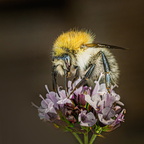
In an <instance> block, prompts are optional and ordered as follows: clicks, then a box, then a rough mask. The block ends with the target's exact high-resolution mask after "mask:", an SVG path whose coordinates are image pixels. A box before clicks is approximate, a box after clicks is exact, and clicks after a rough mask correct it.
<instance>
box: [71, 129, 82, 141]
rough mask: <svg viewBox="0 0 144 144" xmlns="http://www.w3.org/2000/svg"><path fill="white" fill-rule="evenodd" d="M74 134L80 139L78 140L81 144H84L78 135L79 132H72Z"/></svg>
mask: <svg viewBox="0 0 144 144" xmlns="http://www.w3.org/2000/svg"><path fill="white" fill-rule="evenodd" d="M72 134H73V135H74V136H75V138H76V139H77V140H78V142H79V143H80V144H83V142H82V140H81V139H80V137H79V136H78V134H77V133H75V132H72Z"/></svg>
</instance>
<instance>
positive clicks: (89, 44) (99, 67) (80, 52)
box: [52, 30, 124, 91]
mask: <svg viewBox="0 0 144 144" xmlns="http://www.w3.org/2000/svg"><path fill="white" fill-rule="evenodd" d="M94 39H95V35H94V34H92V33H91V32H90V31H88V30H70V31H67V32H65V33H62V34H61V35H60V36H59V37H58V38H57V39H56V40H55V42H54V45H53V49H52V63H53V73H52V74H53V88H54V90H56V87H57V82H56V76H57V74H59V75H61V76H64V77H65V84H66V83H67V78H68V77H72V76H74V79H73V81H75V80H76V79H77V78H78V77H81V78H82V80H81V81H80V82H79V83H78V84H77V85H76V87H75V89H76V88H78V87H80V86H81V85H83V84H86V83H87V84H90V85H92V83H94V81H95V80H98V78H99V76H100V74H101V73H103V74H104V76H103V77H102V79H101V81H100V82H101V83H106V88H107V90H108V91H109V89H110V87H111V85H112V84H113V85H114V84H117V82H118V78H119V68H118V63H117V62H116V59H115V57H114V56H113V54H112V53H111V52H110V51H109V50H110V49H124V48H121V47H117V46H113V45H107V44H100V43H94ZM65 87H66V88H67V86H66V85H65Z"/></svg>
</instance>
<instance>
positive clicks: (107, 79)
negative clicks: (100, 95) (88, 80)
mask: <svg viewBox="0 0 144 144" xmlns="http://www.w3.org/2000/svg"><path fill="white" fill-rule="evenodd" d="M101 55H102V61H103V66H104V71H105V83H106V88H107V90H108V92H110V87H111V78H110V66H109V62H108V60H107V58H106V56H105V54H104V53H103V52H102V51H101Z"/></svg>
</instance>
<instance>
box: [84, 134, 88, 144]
mask: <svg viewBox="0 0 144 144" xmlns="http://www.w3.org/2000/svg"><path fill="white" fill-rule="evenodd" d="M84 144H88V132H87V133H85V134H84Z"/></svg>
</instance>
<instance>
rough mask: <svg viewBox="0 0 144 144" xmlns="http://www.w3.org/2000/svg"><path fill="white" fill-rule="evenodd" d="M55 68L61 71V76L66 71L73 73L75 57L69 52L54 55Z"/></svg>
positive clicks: (58, 71)
mask: <svg viewBox="0 0 144 144" xmlns="http://www.w3.org/2000/svg"><path fill="white" fill-rule="evenodd" d="M52 62H53V68H54V70H55V71H56V72H57V73H59V74H60V75H61V76H63V75H65V73H66V72H67V73H69V74H70V73H71V69H72V67H73V64H74V63H73V62H74V57H73V56H71V55H70V54H68V53H64V54H62V55H59V56H53V61H52Z"/></svg>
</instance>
